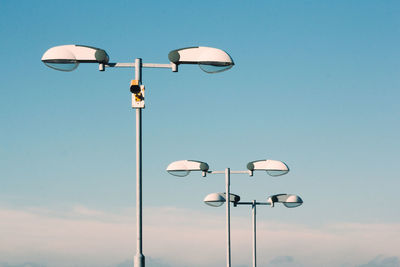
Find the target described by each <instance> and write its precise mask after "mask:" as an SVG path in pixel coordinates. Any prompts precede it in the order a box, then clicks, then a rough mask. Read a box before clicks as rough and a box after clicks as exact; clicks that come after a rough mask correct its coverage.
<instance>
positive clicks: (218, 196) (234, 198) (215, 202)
mask: <svg viewBox="0 0 400 267" xmlns="http://www.w3.org/2000/svg"><path fill="white" fill-rule="evenodd" d="M229 195H230V202H232V203H238V202H239V201H240V196H238V195H235V194H232V193H231V194H229ZM225 201H226V193H211V194H208V195H207V196H206V197H205V198H204V202H205V203H206V204H207V205H209V206H212V207H219V206H222V205H223V204H224V203H225Z"/></svg>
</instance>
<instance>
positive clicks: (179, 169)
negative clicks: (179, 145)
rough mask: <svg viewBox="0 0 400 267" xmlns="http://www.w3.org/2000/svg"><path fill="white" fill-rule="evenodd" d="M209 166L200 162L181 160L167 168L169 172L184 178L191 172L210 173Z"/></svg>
mask: <svg viewBox="0 0 400 267" xmlns="http://www.w3.org/2000/svg"><path fill="white" fill-rule="evenodd" d="M208 169H209V166H208V164H207V163H205V162H202V161H198V160H179V161H174V162H172V163H171V164H169V165H168V167H167V172H168V173H170V174H172V175H175V176H180V177H184V176H186V175H188V174H189V173H190V172H191V171H203V172H206V171H208Z"/></svg>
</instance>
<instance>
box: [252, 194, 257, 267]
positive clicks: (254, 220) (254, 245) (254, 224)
mask: <svg viewBox="0 0 400 267" xmlns="http://www.w3.org/2000/svg"><path fill="white" fill-rule="evenodd" d="M256 207H257V203H256V201H255V200H253V204H252V210H253V216H252V220H253V267H256V266H257V258H256V254H257V246H256Z"/></svg>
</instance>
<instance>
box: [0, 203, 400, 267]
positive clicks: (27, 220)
mask: <svg viewBox="0 0 400 267" xmlns="http://www.w3.org/2000/svg"><path fill="white" fill-rule="evenodd" d="M0 218H1V220H0V236H1V239H0V259H1V260H2V261H3V262H8V263H9V264H10V265H11V264H21V263H24V262H39V263H43V264H46V265H47V266H60V267H62V266H72V265H73V266H117V265H118V263H121V262H123V261H124V260H126V259H132V258H133V255H134V254H135V248H136V242H135V233H136V229H135V210H134V209H129V210H123V211H119V212H118V213H115V214H111V213H106V212H103V211H97V210H92V209H89V208H87V207H83V206H76V207H73V208H71V209H70V210H68V211H65V212H60V211H53V210H46V209H37V208H35V209H25V210H13V209H6V208H2V209H1V208H0ZM250 231H251V225H250V222H249V220H248V218H247V217H246V218H240V217H235V218H234V220H232V262H233V263H234V265H244V266H248V265H250V263H251V236H250V233H251V232H250ZM399 232H400V224H356V223H336V224H331V225H324V226H320V227H308V226H304V225H295V224H282V223H278V222H258V227H257V237H258V243H257V247H258V254H257V255H258V262H259V265H260V266H274V264H275V266H276V263H274V261H276V260H283V259H285V260H286V262H285V264H286V265H287V266H356V265H359V264H360V263H364V262H369V261H370V260H371V259H370V257H371V256H370V255H379V254H385V255H390V256H392V257H399V256H400V252H399V250H398V247H399V246H400V236H399V235H398V233H399ZM144 255H145V256H146V257H149V260H150V257H152V258H153V259H160V260H159V264H161V263H162V262H164V263H163V264H164V265H165V266H167V265H170V266H199V267H200V266H223V265H224V263H225V218H224V215H223V214H221V215H219V216H215V215H210V214H209V213H207V214H203V213H202V212H198V211H193V210H184V209H177V208H173V207H152V208H149V207H146V209H145V213H144ZM396 259H397V258H396ZM290 260H292V262H290ZM381 261H382V260H381ZM153 262H155V260H153ZM372 263H373V262H372ZM286 265H285V266H286ZM361 266H375V265H361ZM376 266H381V265H376ZM382 266H386V265H382ZM388 266H390V267H392V266H391V265H388ZM150 267H151V266H150Z"/></svg>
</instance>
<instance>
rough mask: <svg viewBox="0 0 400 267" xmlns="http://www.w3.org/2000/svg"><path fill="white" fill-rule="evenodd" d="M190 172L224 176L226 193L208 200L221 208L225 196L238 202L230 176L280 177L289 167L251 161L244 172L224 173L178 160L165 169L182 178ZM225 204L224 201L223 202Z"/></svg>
mask: <svg viewBox="0 0 400 267" xmlns="http://www.w3.org/2000/svg"><path fill="white" fill-rule="evenodd" d="M192 171H201V173H202V176H203V177H205V176H206V175H207V173H211V174H225V190H226V191H225V192H226V193H218V194H222V195H212V196H210V199H209V205H212V203H214V204H215V205H217V206H221V205H222V204H223V203H222V204H220V203H221V202H219V200H220V198H221V197H222V196H223V195H224V194H226V195H228V196H230V202H233V203H234V204H235V203H237V201H239V200H240V197H239V196H237V197H233V198H232V195H233V194H231V193H230V179H231V178H230V177H231V173H232V174H248V175H249V176H253V172H254V171H266V172H267V173H268V174H269V175H271V176H280V175H284V174H286V173H288V172H289V167H288V166H287V165H286V164H285V163H284V162H282V161H278V160H270V159H268V160H257V161H252V162H249V163H248V164H247V170H246V171H231V169H230V168H226V169H225V170H224V171H210V170H209V166H208V164H207V163H205V162H202V161H198V160H179V161H174V162H172V163H171V164H169V165H168V167H167V172H168V173H170V174H172V175H175V176H178V177H184V176H187V175H189V173H190V172H192ZM224 199H225V197H224ZM224 202H225V200H224ZM230 221H231V218H230V205H229V202H226V266H227V267H231V226H230Z"/></svg>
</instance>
